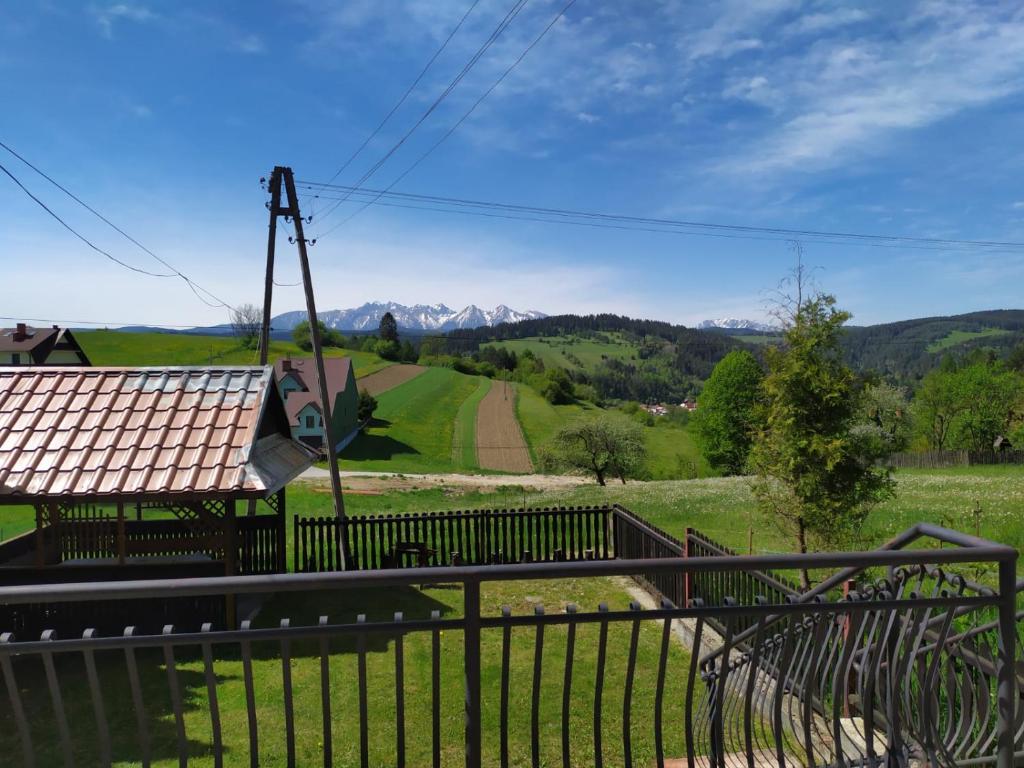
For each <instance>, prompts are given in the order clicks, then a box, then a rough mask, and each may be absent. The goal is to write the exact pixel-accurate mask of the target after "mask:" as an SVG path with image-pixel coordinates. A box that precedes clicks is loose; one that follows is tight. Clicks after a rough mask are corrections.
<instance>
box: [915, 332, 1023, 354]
mask: <svg viewBox="0 0 1024 768" xmlns="http://www.w3.org/2000/svg"><path fill="white" fill-rule="evenodd" d="M1008 333H1013V331H1010V330H1007V329H1006V328H986V329H984V330H983V331H950V332H949V333H948V334H947V335H946V336H943V337H942V338H941V339H939V340H938V341H933V342H932V343H931V344H929V345H928V346H927V348H926V349H927V351H929V352H932V353H934V352H942V351H943V350H946V349H949V348H950V347H955V346H956V345H958V344H963V343H965V342H968V341H974V340H975V339H987V338H991V337H993V336H1005V335H1006V334H1008Z"/></svg>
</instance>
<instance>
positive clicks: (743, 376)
mask: <svg viewBox="0 0 1024 768" xmlns="http://www.w3.org/2000/svg"><path fill="white" fill-rule="evenodd" d="M763 378H764V372H763V371H762V370H761V366H760V365H759V364H758V362H757V360H756V359H754V356H753V355H752V354H750V353H749V352H747V351H744V350H735V351H733V352H730V353H729V354H727V355H726V356H725V357H723V358H722V359H721V361H720V362H719V363H718V365H716V366H715V369H714V370H713V371H712V372H711V376H710V377H709V378H708V380H707V382H706V383H705V384H704V390H703V391H702V392H701V394H700V397H699V398H698V399H697V413H696V415H695V417H694V426H695V428H696V432H697V441H698V443H699V444H700V448H701V453H703V454H704V458H705V459H707V461H708V464H710V465H711V466H712V467H714V468H715V469H720V470H723V471H725V472H726V473H728V474H730V475H738V474H741V473H742V472H743V471H744V469H745V468H746V465H747V455H748V454H749V453H750V444H751V441H752V439H753V430H754V419H755V412H754V411H755V405H756V404H757V401H758V398H759V397H760V392H761V380H762V379H763Z"/></svg>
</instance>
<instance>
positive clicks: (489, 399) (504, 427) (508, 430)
mask: <svg viewBox="0 0 1024 768" xmlns="http://www.w3.org/2000/svg"><path fill="white" fill-rule="evenodd" d="M476 455H477V461H478V462H479V464H480V468H481V469H497V470H502V471H504V472H532V471H533V462H531V461H530V450H529V448H527V447H526V440H524V439H523V430H522V429H520V427H519V421H518V420H517V419H516V396H515V389H514V388H513V387H512V385H511V384H509V383H508V382H504V381H496V382H494V384H493V386H491V388H490V390H489V391H488V392H487V394H486V395H485V396H484V399H483V400H481V401H480V407H479V409H478V410H477V415H476Z"/></svg>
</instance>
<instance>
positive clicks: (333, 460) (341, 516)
mask: <svg viewBox="0 0 1024 768" xmlns="http://www.w3.org/2000/svg"><path fill="white" fill-rule="evenodd" d="M282 182H283V183H284V192H285V196H286V197H287V201H288V205H287V207H282V205H281V184H282ZM269 188H270V232H269V236H268V241H267V276H266V284H265V289H264V293H263V327H262V328H261V329H260V361H261V362H262V363H263V364H266V362H267V353H268V349H269V346H270V314H271V313H270V303H271V298H272V293H273V285H274V239H275V237H276V235H277V217H278V216H290V217H291V219H292V222H293V224H294V226H295V243H296V245H298V248H299V266H300V267H301V269H302V287H303V290H304V291H305V294H306V314H307V315H308V317H309V339H310V341H311V342H312V345H313V362H314V363H315V365H316V379H317V387H318V388H319V390H320V412H321V413H322V414H323V420H324V442H325V443H326V446H327V465H328V469H329V470H330V474H331V491H332V497H333V499H334V514H335V516H336V517H337V518H338V520H340V521H344V520H345V501H344V499H343V498H342V494H341V474H340V472H339V471H338V454H337V451H336V450H335V445H336V443H335V437H334V434H333V429H332V422H331V403H330V397H329V395H328V391H327V374H326V371H325V370H324V354H323V349H322V347H321V345H320V323H319V322H318V321H317V314H316V302H315V301H314V299H313V278H312V277H311V276H310V272H309V256H308V254H307V253H306V238H305V235H304V234H303V230H302V213H301V212H300V211H299V196H298V195H297V194H296V193H295V177H294V175H293V174H292V169H291V168H287V167H283V166H280V165H279V166H275V167H274V171H273V173H272V174H271V175H270V185H269ZM347 544H348V541H347V537H346V536H345V534H344V533H342V536H341V545H342V546H341V552H340V555H341V567H342V569H345V568H346V567H347V565H348V551H347Z"/></svg>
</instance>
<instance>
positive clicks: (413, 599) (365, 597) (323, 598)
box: [252, 587, 452, 658]
mask: <svg viewBox="0 0 1024 768" xmlns="http://www.w3.org/2000/svg"><path fill="white" fill-rule="evenodd" d="M382 593H385V594H382ZM433 611H437V612H438V614H439V616H440V617H442V618H443V617H445V616H447V615H449V614H450V613H451V612H452V607H451V605H449V604H447V603H444V602H441V601H440V600H436V599H434V598H433V597H431V596H430V595H427V594H425V593H424V592H422V591H420V590H419V589H417V588H416V587H378V588H374V589H348V590H336V591H331V592H311V593H306V594H281V595H276V596H274V597H272V598H270V599H269V600H267V601H266V602H265V603H264V604H263V607H262V608H261V610H260V613H259V615H258V616H257V617H256V618H255V619H254V620H253V622H252V626H253V627H254V628H255V627H259V628H272V627H277V626H280V622H281V619H283V618H287V619H288V620H289V621H290V626H292V627H299V626H316V625H317V624H318V623H319V621H320V617H321V616H326V617H327V622H328V623H329V624H354V623H355V622H356V617H357V616H359V615H364V616H366V623H367V624H371V625H372V624H374V623H375V622H391V621H393V620H394V618H395V613H396V612H401V614H402V620H403V621H418V620H424V619H430V617H431V613H432V612H433ZM394 638H395V634H394V633H393V632H367V633H366V635H365V649H366V651H367V652H368V653H384V652H387V651H388V649H389V647H390V646H391V643H392V642H393V640H394ZM261 645H262V648H260V651H259V652H260V653H261V654H266V655H269V656H270V657H272V658H273V657H276V656H278V655H279V654H280V645H279V643H275V642H269V643H263V644H261ZM330 650H331V653H342V654H347V653H356V652H357V651H358V650H359V646H358V641H357V639H356V636H355V635H354V634H351V635H339V636H335V637H333V638H331V641H330ZM253 651H254V652H256V648H255V647H254V648H253ZM291 652H292V655H293V656H319V655H320V642H319V640H308V641H298V642H295V643H293V644H292V647H291Z"/></svg>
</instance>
